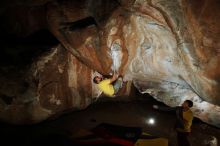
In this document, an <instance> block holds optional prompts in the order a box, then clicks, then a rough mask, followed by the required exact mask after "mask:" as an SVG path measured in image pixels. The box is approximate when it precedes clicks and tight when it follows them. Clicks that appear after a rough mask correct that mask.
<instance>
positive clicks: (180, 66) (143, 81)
mask: <svg viewBox="0 0 220 146" xmlns="http://www.w3.org/2000/svg"><path fill="white" fill-rule="evenodd" d="M43 7H44V8H45V15H46V16H45V18H46V24H47V28H48V29H49V30H50V31H51V33H52V34H53V35H54V36H55V37H56V38H57V39H58V40H59V41H60V43H61V44H62V45H63V46H64V48H65V49H66V50H67V51H68V52H69V53H70V54H72V55H73V56H74V57H73V56H71V55H70V54H69V55H67V54H68V53H67V52H66V55H64V56H63V57H60V58H59V59H58V60H56V61H55V60H54V62H53V63H52V62H51V63H52V64H53V65H52V64H51V65H49V66H44V70H43V71H41V70H40V69H39V67H37V66H35V68H36V69H35V70H38V71H36V72H37V73H35V74H34V77H33V78H35V79H34V81H35V80H37V84H36V85H35V87H33V88H34V89H36V91H33V92H34V93H35V94H36V95H37V96H36V97H37V98H36V99H38V102H37V103H38V104H40V106H41V107H43V108H45V107H46V108H45V109H46V110H47V112H46V113H47V115H46V116H45V117H49V116H50V115H51V112H52V113H59V112H62V111H64V110H66V109H73V108H80V109H81V108H84V107H86V106H87V105H88V104H90V103H91V102H92V100H91V99H92V97H95V96H97V95H98V91H97V88H96V87H95V86H94V85H93V84H92V77H93V75H94V72H95V71H97V72H99V73H101V74H109V73H110V72H113V71H115V70H116V71H118V72H119V73H120V74H122V75H123V76H124V79H125V80H127V81H133V83H134V85H135V86H136V87H137V88H138V89H139V91H140V92H143V93H149V94H151V95H152V96H153V97H154V98H156V99H157V100H159V101H162V102H164V103H166V104H167V105H169V106H176V105H179V104H181V102H183V101H184V100H185V99H191V100H193V101H194V103H195V106H194V107H193V110H194V113H195V116H196V117H198V118H200V119H202V120H203V121H205V122H207V123H209V124H212V125H215V126H217V127H220V119H219V117H220V115H219V111H220V107H219V105H220V98H219V95H220V90H219V87H220V85H219V77H220V72H219V68H220V66H219V65H220V63H219V61H220V59H219V47H220V45H219V42H218V40H219V38H220V33H219V32H220V31H219V27H218V26H219V23H220V21H219V20H220V19H219V18H220V15H219V13H218V12H219V8H220V4H219V2H218V0H211V1H205V0H202V1H201V2H198V1H196V0H186V1H181V0H178V1H176V0H170V1H164V0H129V1H124V0H118V1H116V0H113V1H110V0H108V1H106V0H98V1H97V0H85V1H71V0H63V1H52V2H48V3H47V4H46V5H43ZM42 23H44V22H42ZM43 26H45V25H43ZM59 48H62V47H59ZM58 50H60V49H58ZM58 50H57V51H58ZM61 50H62V49H61ZM64 52H65V51H58V52H57V53H55V54H59V55H62V53H64ZM52 54H53V53H52V52H51V54H50V55H52ZM64 54H65V53H64ZM41 60H42V59H40V60H39V61H41ZM71 60H72V61H71ZM39 61H36V62H39ZM70 62H71V65H69V63H70ZM73 62H74V63H73ZM47 64H48V63H47ZM67 64H68V65H67ZM32 68H33V67H32ZM37 68H38V69H37ZM54 69H55V70H56V71H52V70H54ZM31 71H33V69H31ZM51 71H52V72H53V74H51ZM32 75H33V74H32ZM32 75H29V76H32ZM39 76H40V77H39ZM30 82H33V80H32V81H30ZM34 97H35V96H34ZM33 119H37V118H33ZM39 119H44V118H39ZM9 121H10V120H9Z"/></svg>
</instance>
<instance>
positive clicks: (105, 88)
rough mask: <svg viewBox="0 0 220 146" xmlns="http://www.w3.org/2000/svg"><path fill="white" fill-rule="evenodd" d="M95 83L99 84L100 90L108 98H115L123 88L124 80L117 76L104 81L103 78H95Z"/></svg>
mask: <svg viewBox="0 0 220 146" xmlns="http://www.w3.org/2000/svg"><path fill="white" fill-rule="evenodd" d="M93 82H94V83H96V84H98V88H99V89H100V90H101V91H102V92H103V93H104V94H105V95H107V96H111V97H113V96H114V95H115V94H116V93H117V92H118V91H119V89H120V88H121V87H122V83H123V81H122V78H121V77H118V74H115V73H114V75H113V76H112V77H111V78H107V79H103V77H100V76H95V77H94V78H93Z"/></svg>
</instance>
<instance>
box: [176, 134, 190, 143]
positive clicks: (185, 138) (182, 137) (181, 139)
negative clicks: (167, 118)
mask: <svg viewBox="0 0 220 146" xmlns="http://www.w3.org/2000/svg"><path fill="white" fill-rule="evenodd" d="M177 142H178V146H191V145H190V143H189V132H178V131H177Z"/></svg>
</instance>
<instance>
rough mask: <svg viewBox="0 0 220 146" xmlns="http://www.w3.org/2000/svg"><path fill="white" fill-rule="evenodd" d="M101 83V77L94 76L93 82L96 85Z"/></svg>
mask: <svg viewBox="0 0 220 146" xmlns="http://www.w3.org/2000/svg"><path fill="white" fill-rule="evenodd" d="M101 81H102V77H100V76H95V77H94V78H93V82H94V83H96V84H99V83H100V82H101Z"/></svg>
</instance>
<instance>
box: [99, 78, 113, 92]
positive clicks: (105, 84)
mask: <svg viewBox="0 0 220 146" xmlns="http://www.w3.org/2000/svg"><path fill="white" fill-rule="evenodd" d="M98 87H99V89H100V90H101V91H102V92H104V94H106V95H108V96H113V95H114V88H113V85H112V84H111V80H110V79H106V80H102V81H101V82H100V83H99V84H98Z"/></svg>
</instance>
